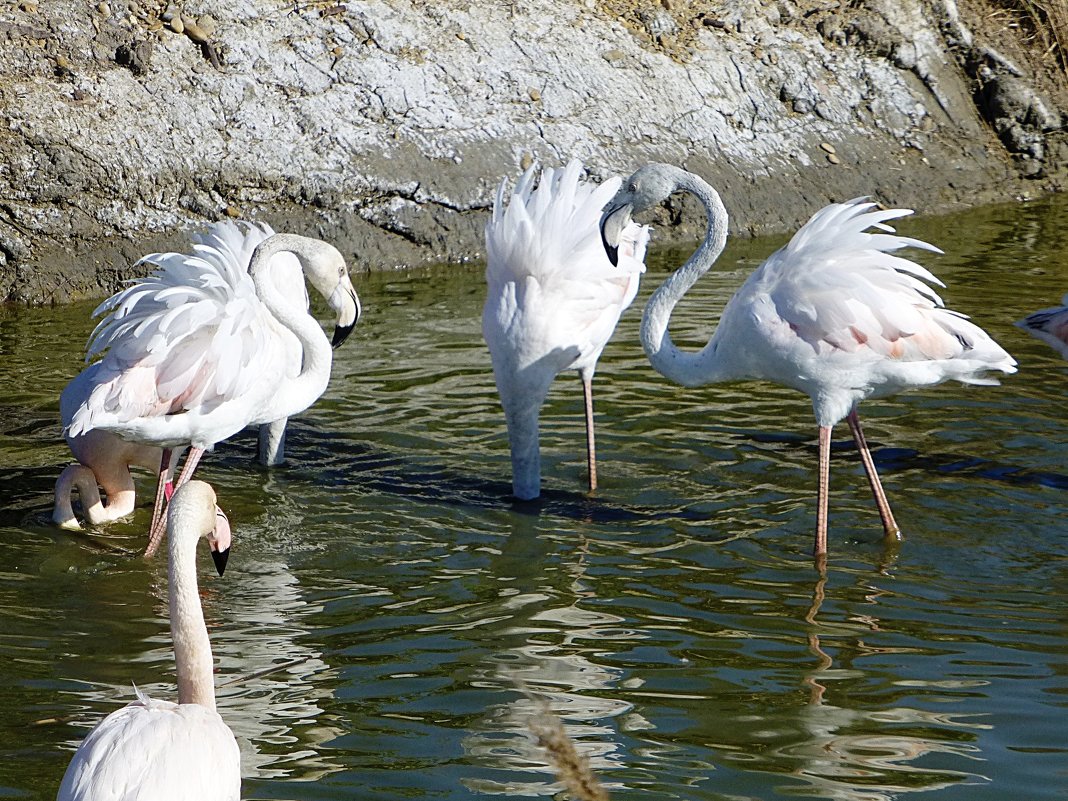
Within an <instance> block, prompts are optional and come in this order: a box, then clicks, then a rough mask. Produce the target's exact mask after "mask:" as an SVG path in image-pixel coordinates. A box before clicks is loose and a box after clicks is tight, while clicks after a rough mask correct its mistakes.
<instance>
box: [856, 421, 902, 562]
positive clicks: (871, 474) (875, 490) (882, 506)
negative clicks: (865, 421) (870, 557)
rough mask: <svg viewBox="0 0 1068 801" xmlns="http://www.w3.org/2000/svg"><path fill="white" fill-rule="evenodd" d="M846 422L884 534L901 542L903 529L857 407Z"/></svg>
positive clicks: (887, 537)
mask: <svg viewBox="0 0 1068 801" xmlns="http://www.w3.org/2000/svg"><path fill="white" fill-rule="evenodd" d="M846 420H848V421H849V428H850V430H851V431H852V432H853V439H854V440H855V441H856V443H857V450H858V451H860V461H861V462H863V464H864V470H865V472H867V474H868V483H869V484H870V485H871V492H872V495H874V496H875V505H876V506H878V507H879V517H881V518H882V521H883V534H884V535H885V537H886V539H888V540H893V541H895V542H900V541H901V529H900V528H898V526H897V522H895V520H894V514H893V512H891V511H890V502H889V501H888V500H887V499H886V493H885V492H884V491H883V484H882V482H881V481H880V480H879V473H878V472H876V470H875V460H874V459H872V458H871V450H869V449H868V442H867V440H865V439H864V432H863V431H862V430H861V428H860V417H859V416H858V415H857V410H856V407H853V410H852V411H851V412H850V413H849V416H848V417H846Z"/></svg>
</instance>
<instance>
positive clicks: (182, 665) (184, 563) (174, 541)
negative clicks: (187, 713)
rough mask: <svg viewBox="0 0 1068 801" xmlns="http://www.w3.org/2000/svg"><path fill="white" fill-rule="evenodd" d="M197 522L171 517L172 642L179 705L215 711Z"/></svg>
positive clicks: (183, 516)
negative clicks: (199, 575) (199, 574)
mask: <svg viewBox="0 0 1068 801" xmlns="http://www.w3.org/2000/svg"><path fill="white" fill-rule="evenodd" d="M199 541H200V531H199V530H197V521H196V520H195V519H193V518H191V517H190V516H189V515H187V514H181V510H177V509H176V510H174V512H173V513H172V515H171V533H170V539H169V543H168V549H169V556H170V559H169V560H168V573H169V577H170V581H169V583H170V601H171V639H172V640H173V641H174V661H175V665H176V668H177V673H178V703H179V704H200V705H201V706H205V707H207V708H208V709H215V682H214V679H213V672H214V662H213V660H212V655H211V641H210V640H209V639H208V627H207V626H206V625H205V624H204V611H203V609H201V606H200V593H199V588H198V586H197V566H196V550H197V543H198V542H199Z"/></svg>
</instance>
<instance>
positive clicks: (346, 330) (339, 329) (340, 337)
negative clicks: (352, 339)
mask: <svg viewBox="0 0 1068 801" xmlns="http://www.w3.org/2000/svg"><path fill="white" fill-rule="evenodd" d="M355 327H356V323H353V324H352V325H339V326H335V327H334V338H333V339H332V340H330V347H332V348H337V347H340V346H341V343H343V342H344V341H345V340H346V339H348V338H349V334H351V333H352V329H353V328H355Z"/></svg>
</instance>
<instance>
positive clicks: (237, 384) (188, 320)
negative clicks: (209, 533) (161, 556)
mask: <svg viewBox="0 0 1068 801" xmlns="http://www.w3.org/2000/svg"><path fill="white" fill-rule="evenodd" d="M195 250H196V252H197V256H195V257H189V256H185V255H182V254H177V253H163V254H154V255H152V256H148V257H146V260H151V261H152V262H153V263H155V264H156V265H157V269H156V270H155V271H154V272H153V273H152V274H151V275H149V276H148V277H146V278H144V279H141V280H139V281H137V282H135V283H134V284H133V285H132V286H130V287H128V288H127V289H125V290H123V291H122V292H120V293H118V294H116V295H114V296H113V297H111V298H110V299H109V300H107V301H105V302H104V303H103V304H102V305H101V306H100V308H99V309H98V310H97V313H101V312H105V311H106V312H108V313H107V315H106V316H105V317H104V319H103V320H101V322H100V323H99V325H97V327H96V330H95V331H94V332H93V334H92V337H91V338H90V342H89V349H88V350H89V353H88V358H92V357H93V356H95V355H97V354H100V353H104V356H103V358H102V359H101V360H100V361H98V362H96V363H95V364H93V365H90V367H89V368H87V371H86V372H89V373H90V376H89V377H88V378H86V379H85V380H86V381H87V382H88V383H89V384H91V389H90V391H89V392H88V393H87V394H86V396H85V398H84V400H83V401H82V403H81V405H80V406H79V407H78V408H77V409H76V410H75V412H74V414H73V416H72V418H71V422H70V424H69V426H68V428H67V430H66V434H67V435H68V436H69V437H78V436H81V435H84V434H85V433H87V432H90V431H94V430H102V431H106V432H110V433H112V434H115V435H117V436H119V437H121V438H122V439H125V440H127V441H129V442H134V443H139V444H144V445H150V446H153V447H158V448H162V449H163V451H162V453H163V456H162V459H161V463H160V467H159V478H160V481H159V484H158V486H157V491H156V503H155V510H156V511H155V512H154V514H153V521H152V525H151V527H150V534H149V543H148V548H147V549H146V551H145V553H146V555H148V556H151V555H152V554H153V553H154V552H155V550H156V548H157V547H158V546H159V542H160V540H161V538H162V536H163V533H164V524H163V516H162V514H161V513H160V512H159V510H160V509H162V500H163V495H164V494H165V486H166V476H167V473H168V471H169V469H170V461H171V454H172V453H173V452H174V450H175V449H177V448H180V447H189V449H190V450H189V455H188V456H187V457H186V460H185V464H184V465H183V467H182V471H181V473H180V474H179V476H178V479H177V481H176V482H175V487H176V488H177V487H180V486H181V485H182V484H184V483H185V482H186V481H188V480H189V478H190V477H191V476H192V474H193V471H194V470H195V469H196V466H197V464H198V462H199V461H200V458H201V456H202V455H203V453H204V451H205V450H210V449H212V448H213V447H214V446H215V444H216V443H217V442H220V441H222V440H224V439H226V438H227V437H230V436H232V435H233V434H235V433H236V432H238V431H240V430H241V429H242V428H244V427H245V426H247V425H262V424H264V423H270V422H272V421H276V420H279V419H281V418H285V417H289V416H291V415H294V414H297V413H298V412H301V411H303V410H304V409H306V408H308V406H310V405H311V404H312V403H314V402H315V401H316V399H318V398H319V396H320V395H322V393H323V392H324V391H325V389H326V386H327V383H328V382H329V379H330V366H331V361H332V357H331V342H330V341H329V340H327V338H326V336H325V335H324V334H323V331H322V329H321V328H320V327H319V325H318V323H317V322H316V321H315V320H314V318H312V317H311V315H309V314H308V312H307V309H306V307H305V306H303V305H302V304H300V303H294V302H293V301H292V300H291V299H289V298H287V297H286V293H285V292H284V291H283V290H282V289H281V288H280V287H279V286H278V285H277V283H276V282H275V281H274V280H273V279H272V268H271V267H270V265H271V262H272V260H273V259H275V258H276V257H278V256H288V257H290V258H295V260H296V261H297V263H298V264H299V266H300V269H302V270H303V272H304V275H305V276H306V277H307V279H308V281H309V282H310V283H311V284H312V285H313V286H314V287H316V289H318V290H319V291H320V292H321V293H322V294H323V295H324V297H326V298H327V299H328V302H329V303H330V305H331V306H332V307H333V308H335V309H336V310H339V319H338V327H337V328H336V329H335V332H334V339H333V345H334V346H337V345H339V344H341V342H343V341H344V340H345V338H346V337H347V336H348V334H349V332H350V331H351V330H352V327H353V326H354V325H355V323H356V320H357V318H358V316H359V301H358V299H357V297H356V292H355V290H354V289H353V287H352V283H351V281H350V280H349V277H348V271H347V270H346V267H345V261H344V258H343V257H342V256H341V254H340V253H339V252H338V251H337V249H336V248H334V247H333V246H332V245H330V244H328V243H326V242H323V241H321V240H318V239H311V238H308V237H303V236H298V235H296V234H274V235H272V236H269V237H268V238H266V239H265V240H263V241H262V242H261V243H260V244H259V245H257V246H256V248H255V250H254V251H253V253H252V256H251V258H250V259H249V260H248V269H247V271H246V270H245V269H244V268H243V267H241V266H239V265H240V263H239V262H238V261H237V260H235V259H233V258H229V259H228V258H221V257H220V255H219V251H218V250H216V249H214V248H211V247H206V246H203V245H201V246H197V247H196V248H195ZM191 264H195V267H196V270H195V271H191V270H190V266H191ZM191 272H192V273H193V274H192V275H191ZM291 337H292V338H295V340H296V341H297V343H298V344H299V346H300V349H301V366H300V370H299V373H297V374H296V375H291V374H290V364H291V363H290V362H289V361H288V360H287V357H286V354H287V352H288V349H289V347H290V344H291V339H290V338H291Z"/></svg>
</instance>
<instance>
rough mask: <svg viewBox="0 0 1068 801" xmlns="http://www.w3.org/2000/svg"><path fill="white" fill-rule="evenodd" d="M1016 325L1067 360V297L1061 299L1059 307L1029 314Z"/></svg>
mask: <svg viewBox="0 0 1068 801" xmlns="http://www.w3.org/2000/svg"><path fill="white" fill-rule="evenodd" d="M1016 325H1017V326H1018V327H1019V328H1022V329H1023V330H1024V331H1026V332H1027V333H1029V334H1031V335H1032V336H1034V337H1037V338H1038V339H1041V340H1042V341H1043V342H1045V343H1046V344H1047V345H1049V346H1050V347H1051V348H1053V349H1054V350H1056V351H1057V352H1058V353H1059V354H1061V356H1063V357H1064V358H1065V359H1068V295H1065V296H1064V297H1063V298H1062V299H1061V305H1060V306H1053V307H1051V308H1048V309H1042V310H1041V311H1036V312H1034V313H1032V314H1029V315H1027V316H1026V317H1024V318H1023V319H1022V320H1017V321H1016Z"/></svg>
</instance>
